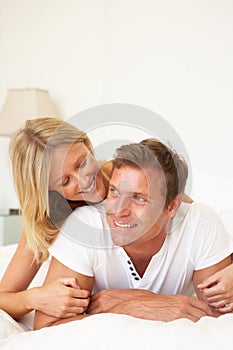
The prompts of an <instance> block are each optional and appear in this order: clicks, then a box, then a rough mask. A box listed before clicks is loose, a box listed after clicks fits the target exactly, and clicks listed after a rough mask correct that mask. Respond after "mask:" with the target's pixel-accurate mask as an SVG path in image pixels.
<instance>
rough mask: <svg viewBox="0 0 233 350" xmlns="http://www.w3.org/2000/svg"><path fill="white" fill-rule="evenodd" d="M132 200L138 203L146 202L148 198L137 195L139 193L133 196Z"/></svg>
mask: <svg viewBox="0 0 233 350" xmlns="http://www.w3.org/2000/svg"><path fill="white" fill-rule="evenodd" d="M132 201H133V202H135V203H138V204H145V203H146V199H145V198H144V197H141V196H137V195H135V196H133V197H132Z"/></svg>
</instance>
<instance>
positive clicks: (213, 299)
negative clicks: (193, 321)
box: [205, 294, 226, 304]
mask: <svg viewBox="0 0 233 350" xmlns="http://www.w3.org/2000/svg"><path fill="white" fill-rule="evenodd" d="M225 299H226V297H225V296H224V294H217V295H214V296H212V297H206V296H205V300H206V302H207V303H208V304H212V303H218V302H220V301H222V300H225Z"/></svg>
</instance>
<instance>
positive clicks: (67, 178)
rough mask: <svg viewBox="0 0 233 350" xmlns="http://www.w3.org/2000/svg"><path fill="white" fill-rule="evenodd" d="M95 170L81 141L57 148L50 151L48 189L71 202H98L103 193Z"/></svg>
mask: <svg viewBox="0 0 233 350" xmlns="http://www.w3.org/2000/svg"><path fill="white" fill-rule="evenodd" d="M99 169H100V165H99V164H98V162H97V161H96V159H95V158H94V156H93V155H92V154H91V152H90V150H89V149H88V148H87V147H86V146H85V144H84V143H82V142H78V143H75V144H73V145H71V146H70V145H63V146H60V147H57V148H56V149H54V151H53V153H52V159H51V171H50V177H49V189H50V190H54V191H57V192H59V193H60V194H61V195H62V196H63V197H65V198H67V199H69V200H72V201H77V200H85V201H87V202H92V203H96V202H99V201H101V200H103V199H104V197H105V195H106V189H105V186H104V182H103V175H102V173H101V171H99Z"/></svg>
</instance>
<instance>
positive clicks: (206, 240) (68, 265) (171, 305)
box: [35, 139, 231, 329]
mask: <svg viewBox="0 0 233 350" xmlns="http://www.w3.org/2000/svg"><path fill="white" fill-rule="evenodd" d="M187 175H188V171H187V166H186V163H185V162H184V161H183V160H182V159H181V158H180V157H179V156H178V155H177V154H176V153H175V152H173V151H171V150H169V149H168V147H166V146H165V145H164V144H163V143H161V142H160V141H158V140H155V139H149V140H145V141H143V142H141V144H131V145H125V146H122V147H121V148H119V149H118V150H117V154H116V157H115V160H114V165H113V173H112V177H111V180H110V185H109V193H108V197H107V200H106V203H105V204H106V205H105V211H104V208H103V204H100V205H97V206H86V207H82V208H79V209H77V210H76V211H75V212H74V213H72V214H71V216H70V217H69V218H68V220H67V221H66V223H65V224H64V226H63V228H62V230H61V233H60V235H59V237H58V239H57V240H56V242H55V244H54V245H53V247H52V248H51V249H50V252H51V254H52V256H53V258H52V262H51V266H50V270H49V272H48V275H47V278H46V281H45V283H48V282H51V281H52V280H54V279H56V278H58V277H71V276H72V277H73V278H75V279H76V280H77V281H78V284H79V286H80V288H81V289H85V290H89V291H90V292H91V291H92V290H94V292H95V294H94V295H93V296H92V297H91V302H90V304H89V307H88V314H84V315H77V316H72V317H70V318H67V319H59V318H58V319H55V318H53V317H50V316H49V315H45V314H43V313H41V312H37V313H36V317H35V328H36V329H38V328H41V327H45V326H49V325H55V324H59V323H64V322H68V321H71V320H75V319H81V318H83V317H87V316H89V315H90V314H92V313H99V312H115V313H125V314H128V315H132V316H136V317H141V318H146V319H155V320H162V321H170V320H173V319H176V318H179V317H186V318H189V319H191V320H193V321H196V320H198V319H199V318H200V317H202V316H205V315H213V313H212V311H211V310H210V308H209V307H208V305H207V304H206V303H205V302H204V301H201V300H196V299H195V298H192V297H191V295H192V294H193V292H194V290H193V286H194V289H195V291H196V293H197V296H198V298H199V299H202V294H201V292H200V291H199V290H198V288H197V285H198V284H199V283H200V282H201V281H203V280H204V279H205V278H206V277H208V276H210V275H211V274H213V273H214V272H216V271H218V270H220V269H222V268H224V267H225V266H227V265H229V264H230V262H231V259H230V254H231V249H230V245H229V242H228V237H227V234H226V233H225V231H224V228H223V226H222V224H221V222H220V220H219V219H218V217H217V216H216V214H215V213H214V212H213V211H212V210H211V209H210V208H208V207H206V206H203V205H201V204H198V203H192V204H186V203H182V204H181V202H182V196H183V193H184V189H185V184H186V179H187ZM109 227H110V229H109ZM174 294H177V295H174ZM180 294H183V295H180ZM88 303H89V298H86V299H85V298H84V299H80V314H81V312H84V311H85V310H86V307H87V305H88Z"/></svg>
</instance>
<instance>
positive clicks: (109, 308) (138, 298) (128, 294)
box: [88, 289, 215, 322]
mask: <svg viewBox="0 0 233 350" xmlns="http://www.w3.org/2000/svg"><path fill="white" fill-rule="evenodd" d="M88 312H89V313H90V314H96V313H101V312H108V313H117V314H127V315H130V316H134V317H138V318H144V319H148V320H158V321H165V322H168V321H173V320H175V319H179V318H187V319H189V320H191V321H194V322H196V321H198V320H199V319H200V318H201V317H203V316H215V315H214V313H213V312H212V311H211V309H210V307H209V306H208V305H207V304H206V303H205V302H204V301H200V300H196V299H194V298H191V297H188V296H185V295H160V294H155V293H153V292H150V291H146V290H138V289H120V290H103V291H101V292H98V293H96V294H95V295H93V296H92V298H91V303H90V306H89V309H88Z"/></svg>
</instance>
